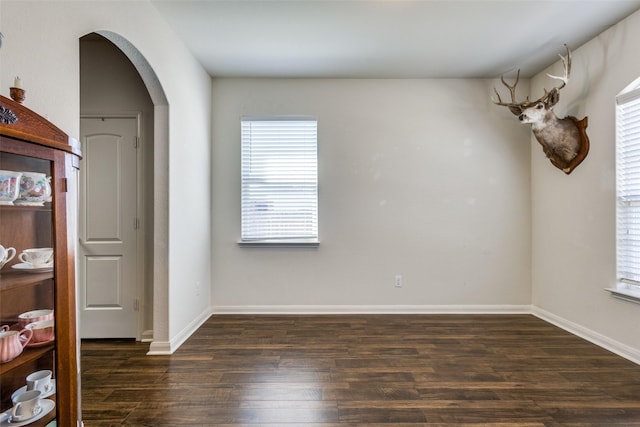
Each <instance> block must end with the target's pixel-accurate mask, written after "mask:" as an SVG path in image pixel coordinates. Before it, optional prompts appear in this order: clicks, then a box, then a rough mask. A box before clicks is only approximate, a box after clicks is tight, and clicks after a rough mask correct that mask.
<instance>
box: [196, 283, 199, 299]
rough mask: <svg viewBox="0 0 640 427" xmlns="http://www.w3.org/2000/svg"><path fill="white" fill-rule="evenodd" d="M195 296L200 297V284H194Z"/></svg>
mask: <svg viewBox="0 0 640 427" xmlns="http://www.w3.org/2000/svg"><path fill="white" fill-rule="evenodd" d="M196 296H197V297H199V296H200V282H196Z"/></svg>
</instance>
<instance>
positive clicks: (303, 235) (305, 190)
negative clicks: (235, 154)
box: [241, 117, 318, 244]
mask: <svg viewBox="0 0 640 427" xmlns="http://www.w3.org/2000/svg"><path fill="white" fill-rule="evenodd" d="M317 129H318V126H317V120H316V119H314V118H309V117H302V118H297V117H296V118H291V117H266V118H261V117H243V118H242V119H241V143H242V150H241V151H242V160H241V162H242V164H241V174H242V188H241V193H242V194H241V203H242V209H241V211H242V220H241V222H242V226H241V228H242V231H241V235H242V237H241V243H276V244H277V243H283V244H286V243H293V244H297V243H300V244H305V243H306V244H317V242H318V164H317V163H318V161H317V152H318V150H317V144H318V130H317Z"/></svg>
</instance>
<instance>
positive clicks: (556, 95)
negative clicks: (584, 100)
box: [544, 87, 560, 109]
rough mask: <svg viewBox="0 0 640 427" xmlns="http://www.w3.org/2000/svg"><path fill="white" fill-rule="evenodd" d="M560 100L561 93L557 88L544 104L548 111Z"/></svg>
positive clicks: (552, 90) (550, 93)
mask: <svg viewBox="0 0 640 427" xmlns="http://www.w3.org/2000/svg"><path fill="white" fill-rule="evenodd" d="M559 100H560V92H559V91H558V89H557V88H555V87H554V88H553V89H551V92H549V94H548V95H547V99H545V101H544V103H545V105H546V106H547V109H549V108H551V107H553V106H554V105H556V104H557V103H558V101H559Z"/></svg>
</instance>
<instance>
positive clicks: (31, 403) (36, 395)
mask: <svg viewBox="0 0 640 427" xmlns="http://www.w3.org/2000/svg"><path fill="white" fill-rule="evenodd" d="M41 394H42V392H41V391H40V390H30V391H25V392H24V393H20V394H19V395H17V396H16V397H15V399H13V408H11V421H12V422H21V421H26V420H28V419H30V418H33V417H35V416H36V415H38V414H39V413H40V411H42V407H41V406H40V395H41Z"/></svg>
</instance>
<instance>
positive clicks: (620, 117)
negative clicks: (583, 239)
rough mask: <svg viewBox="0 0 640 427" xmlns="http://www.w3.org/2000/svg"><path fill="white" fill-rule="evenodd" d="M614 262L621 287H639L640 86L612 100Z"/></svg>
mask: <svg viewBox="0 0 640 427" xmlns="http://www.w3.org/2000/svg"><path fill="white" fill-rule="evenodd" d="M616 189H617V206H616V228H617V233H616V234H617V235H616V252H617V254H616V259H617V262H616V263H617V279H618V283H619V284H622V285H629V286H632V287H633V288H636V287H637V286H640V86H638V87H636V88H635V89H633V90H630V91H627V92H625V93H623V94H621V95H619V96H618V97H617V98H616Z"/></svg>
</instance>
